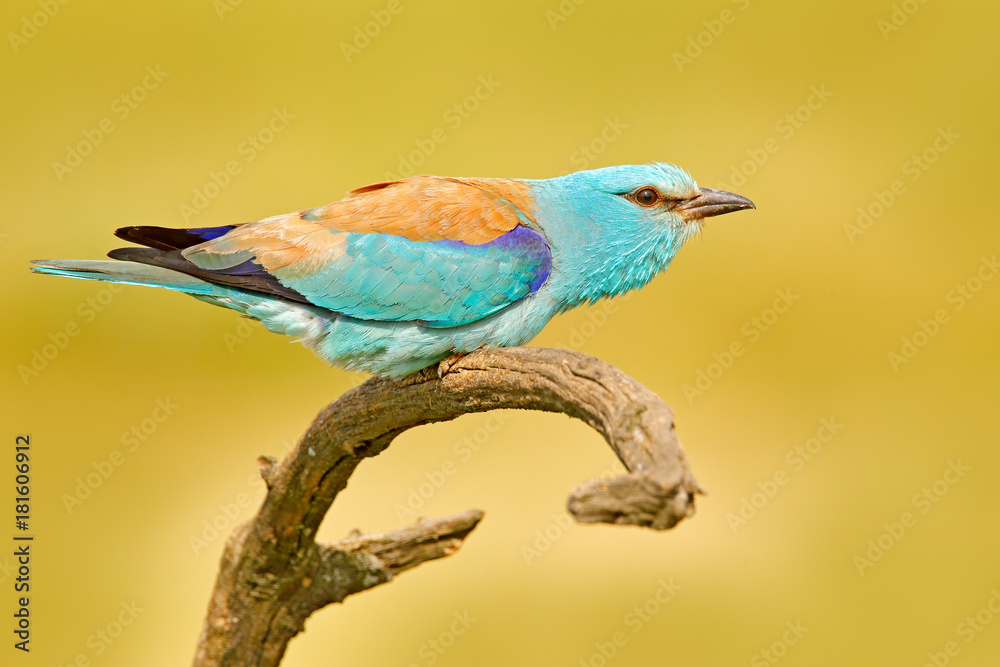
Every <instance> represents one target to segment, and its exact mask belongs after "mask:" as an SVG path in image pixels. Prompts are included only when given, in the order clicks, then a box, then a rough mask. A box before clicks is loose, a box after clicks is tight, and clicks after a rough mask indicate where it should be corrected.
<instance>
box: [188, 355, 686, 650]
mask: <svg viewBox="0 0 1000 667" xmlns="http://www.w3.org/2000/svg"><path fill="white" fill-rule="evenodd" d="M502 408H521V409H526V410H541V411H545V412H561V413H564V414H567V415H569V416H571V417H576V418H577V419H580V420H582V421H584V422H586V423H587V424H589V425H590V426H591V427H593V428H594V429H595V430H597V431H598V432H599V433H601V435H603V436H604V438H605V439H606V440H607V441H608V444H609V445H611V448H612V449H613V450H614V452H615V454H616V455H617V456H618V458H619V459H620V460H621V461H622V463H623V464H624V465H625V468H626V469H627V470H628V474H626V475H623V476H621V477H616V478H612V479H603V480H591V481H588V482H585V483H584V484H582V485H581V486H580V487H578V488H577V489H576V490H575V491H574V492H573V493H572V494H571V495H570V498H569V502H568V509H569V511H570V513H571V514H572V515H573V516H574V517H575V518H576V520H577V521H579V522H581V523H614V524H631V525H636V526H644V527H648V528H653V529H655V530H665V529H668V528H672V527H673V526H674V525H676V524H677V523H678V522H679V521H681V520H683V519H684V518H686V517H689V516H691V515H692V514H693V513H694V496H695V495H696V494H697V493H701V492H702V491H701V489H700V487H699V486H698V484H697V482H695V480H694V477H693V476H692V474H691V471H690V469H689V468H688V464H687V460H686V459H685V457H684V452H683V450H682V448H681V445H680V443H679V442H678V440H677V436H676V433H675V431H674V419H673V413H672V412H671V411H670V408H668V407H667V406H666V404H664V403H663V401H661V400H660V399H659V398H658V397H657V396H656V395H655V394H654V393H652V392H651V391H649V390H648V389H646V388H645V387H643V386H642V385H640V384H639V383H637V382H636V381H635V380H633V379H632V378H630V377H629V376H627V375H625V374H624V373H622V372H621V371H619V370H618V369H616V368H614V367H613V366H611V365H609V364H607V363H605V362H603V361H600V360H598V359H594V358H592V357H588V356H585V355H583V354H579V353H576V352H567V351H563V350H552V349H544V348H485V349H482V350H477V351H476V352H473V353H471V354H469V355H466V356H464V357H462V358H460V359H458V360H457V361H456V362H454V364H453V365H452V366H451V367H450V370H449V371H448V372H447V373H446V374H445V375H444V377H443V378H439V377H438V374H437V368H436V367H431V368H429V369H425V370H423V371H419V372H417V373H414V374H412V375H409V376H407V377H405V378H402V379H397V380H393V379H386V378H372V379H370V380H368V381H367V382H365V383H364V384H362V385H361V386H359V387H357V388H355V389H353V390H351V391H349V392H347V393H346V394H344V395H343V396H341V397H340V398H339V399H337V400H336V401H334V402H333V403H331V404H330V405H328V406H327V407H326V408H324V409H323V410H322V411H321V412H320V414H319V415H318V416H317V417H316V419H315V420H314V421H313V423H312V425H311V426H310V427H309V430H308V431H306V433H305V435H304V436H303V437H302V439H301V440H300V441H299V443H298V445H297V446H296V448H295V450H294V451H292V453H291V454H289V455H288V457H287V458H286V459H285V460H284V461H282V462H281V463H277V462H276V461H275V460H274V459H271V458H268V457H261V458H260V459H258V467H259V469H260V472H261V476H262V477H263V478H264V480H265V482H266V484H267V487H268V493H267V497H266V498H265V499H264V502H263V504H262V505H261V508H260V510H259V511H258V513H257V515H256V516H255V517H254V518H253V519H251V520H250V521H248V522H247V523H244V524H242V525H241V526H239V527H238V528H237V529H236V531H235V532H234V533H233V535H232V536H231V537H230V538H229V540H228V542H227V543H226V547H225V551H224V554H223V557H222V562H221V565H220V571H219V576H218V579H217V580H216V585H215V590H214V592H213V594H212V598H211V600H210V602H209V608H208V616H207V618H206V619H205V624H204V627H203V629H202V634H201V638H200V640H199V642H198V651H197V654H196V656H195V660H194V665H195V666H196V667H207V666H216V665H241V666H242V665H249V666H255V667H270V666H273V665H277V664H278V663H279V662H280V661H281V658H282V656H283V655H284V652H285V648H286V646H287V644H288V642H289V641H290V640H291V639H292V637H294V636H295V635H296V634H298V633H299V632H301V631H302V629H303V626H304V623H305V619H306V618H308V616H309V615H310V614H311V613H313V612H314V611H316V610H318V609H321V608H322V607H324V606H326V605H328V604H330V603H332V602H341V601H342V600H343V599H344V598H346V597H347V596H348V595H351V594H353V593H357V592H360V591H363V590H366V589H368V588H372V587H374V586H377V585H379V584H382V583H385V582H387V581H389V580H390V579H391V578H392V577H393V576H394V575H395V574H398V573H400V572H402V571H404V570H407V569H409V568H412V567H415V566H417V565H419V564H420V563H423V562H425V561H428V560H434V559H437V558H442V557H444V556H448V555H451V554H452V553H454V552H455V551H457V550H458V549H459V547H461V545H462V542H463V540H464V539H465V537H466V536H467V535H468V534H469V533H470V532H471V531H472V529H473V528H475V526H476V524H477V523H478V522H479V520H480V519H481V518H482V512H479V511H478V510H470V511H467V512H464V513H462V514H458V515H455V516H453V517H449V518H446V519H437V520H429V519H422V520H420V521H419V522H417V523H416V524H415V525H413V526H410V527H407V528H403V529H400V530H396V531H390V532H386V533H379V534H374V535H367V536H363V535H352V536H350V537H347V538H345V539H343V540H340V541H338V542H335V543H333V544H328V545H319V544H317V543H316V542H315V540H314V536H315V534H316V531H317V530H318V528H319V525H320V522H321V521H322V520H323V517H324V515H325V514H326V512H327V510H328V509H329V508H330V505H331V504H332V503H333V500H334V499H335V498H336V496H337V494H338V493H340V491H341V490H342V489H343V488H344V487H345V486H346V485H347V480H348V479H349V478H350V476H351V474H352V473H353V472H354V469H355V467H357V465H358V464H359V463H360V462H361V461H362V460H363V459H365V458H367V457H370V456H376V455H377V454H379V453H381V452H382V451H383V450H384V449H385V448H386V447H388V446H389V444H390V443H391V442H392V440H393V439H394V438H395V437H396V436H397V435H399V434H400V433H402V432H403V431H406V430H407V429H410V428H413V427H414V426H419V425H421V424H429V423H432V422H440V421H447V420H451V419H455V418H456V417H459V416H461V415H463V414H468V413H472V412H485V411H487V410H496V409H502Z"/></svg>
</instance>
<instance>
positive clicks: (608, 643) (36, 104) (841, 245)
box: [0, 0, 1000, 667]
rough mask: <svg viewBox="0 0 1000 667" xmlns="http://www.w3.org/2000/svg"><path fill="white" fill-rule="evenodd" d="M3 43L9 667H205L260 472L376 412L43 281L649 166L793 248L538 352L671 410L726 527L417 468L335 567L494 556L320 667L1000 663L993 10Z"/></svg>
mask: <svg viewBox="0 0 1000 667" xmlns="http://www.w3.org/2000/svg"><path fill="white" fill-rule="evenodd" d="M0 24H2V26H3V32H4V33H5V35H6V37H5V41H6V42H7V44H6V45H5V46H3V47H0V51H3V55H2V56H0V71H2V77H3V82H4V90H5V91H6V98H7V102H6V104H4V105H3V110H2V111H0V113H2V114H3V123H2V124H0V138H2V142H3V145H4V154H5V157H6V159H5V160H4V161H3V164H2V165H0V183H2V185H0V188H2V191H3V203H4V208H5V210H6V214H5V216H4V220H3V221H2V223H0V267H2V268H0V271H2V279H3V284H4V287H5V290H4V305H5V317H4V319H3V324H2V327H3V334H2V335H3V346H2V352H0V354H2V357H3V364H4V366H3V368H4V373H5V375H6V379H5V381H4V384H3V397H2V401H0V411H2V415H3V424H4V431H5V434H4V436H3V437H4V438H5V439H6V440H7V442H8V445H7V448H6V450H5V451H6V453H5V454H4V455H3V456H4V457H7V458H5V460H6V461H7V463H5V464H4V469H5V470H7V471H8V473H7V474H8V475H11V476H12V473H10V470H11V467H10V465H11V460H12V458H13V447H14V438H15V436H16V435H18V434H30V436H31V447H32V450H31V451H32V454H33V462H32V463H33V469H32V474H33V483H32V512H31V528H30V532H31V533H32V534H33V535H34V536H35V538H36V539H35V541H34V542H33V544H32V549H33V554H34V559H33V569H32V578H33V579H32V589H31V598H32V603H31V604H32V606H31V613H32V622H33V626H32V627H33V631H34V632H33V636H32V643H31V653H30V654H29V655H27V656H25V655H23V654H22V653H21V652H19V651H15V650H14V649H13V648H12V647H11V646H10V644H11V643H12V640H11V634H10V629H11V627H10V626H12V620H11V618H12V617H11V614H12V613H13V610H14V604H15V593H14V592H13V590H12V584H13V578H14V576H16V575H15V573H14V570H13V569H12V568H13V565H14V559H13V556H10V555H8V556H0V582H2V587H0V590H3V591H4V593H3V594H2V595H0V615H2V617H3V618H6V619H8V620H7V621H6V622H5V623H4V626H3V628H0V629H2V630H3V632H4V636H6V637H7V638H8V639H7V642H9V643H8V644H7V646H4V647H3V649H2V651H3V655H5V656H8V657H5V658H3V661H4V662H5V663H6V661H7V660H8V659H10V656H14V659H15V662H16V664H38V665H69V664H71V663H73V662H74V661H80V660H81V656H83V658H82V659H84V660H87V661H90V662H89V664H93V665H101V666H102V667H103V666H108V667H110V666H112V665H137V664H149V665H152V664H164V665H166V664H174V665H176V664H185V663H186V662H188V661H189V660H190V659H191V656H192V655H193V649H194V646H195V642H196V639H197V637H198V633H199V631H200V627H201V623H202V618H203V614H204V611H205V608H206V604H207V600H208V595H209V592H210V590H211V587H212V584H213V580H214V576H215V573H216V568H217V563H218V559H219V556H220V554H221V552H222V547H223V543H224V539H225V536H226V535H228V534H229V532H230V531H231V530H232V528H233V526H234V525H235V524H236V523H238V522H240V521H243V520H246V519H247V518H249V517H250V516H252V513H253V512H254V510H255V508H256V507H257V505H258V504H259V502H260V499H261V497H262V485H261V484H260V482H259V481H258V479H257V476H256V467H255V465H254V459H255V457H257V456H258V455H260V454H270V455H275V456H279V455H281V454H282V453H284V451H285V450H286V449H287V448H288V447H289V446H290V445H291V443H293V442H294V441H295V440H296V439H297V438H298V437H299V436H300V435H301V433H302V432H303V431H304V430H305V428H306V426H307V425H308V423H309V422H310V420H311V419H312V417H313V416H314V414H315V413H316V412H317V411H318V410H319V409H320V408H321V407H322V406H324V405H325V404H327V403H328V402H330V401H331V400H333V399H335V398H336V397H337V396H338V395H340V394H341V393H342V392H344V391H345V390H346V389H348V388H350V387H351V386H354V385H355V384H357V383H358V382H360V381H362V380H363V379H364V378H363V377H360V376H355V375H352V374H349V373H345V372H342V371H340V370H336V369H331V368H328V367H326V366H325V365H324V364H323V363H322V362H320V361H319V360H317V359H316V358H314V357H313V356H312V355H311V354H310V353H309V352H308V351H307V350H305V349H302V348H301V347H300V346H299V345H297V344H294V343H290V342H289V339H287V338H281V337H277V336H274V335H271V334H269V333H267V332H265V331H264V330H263V329H262V328H260V327H259V325H257V324H255V323H250V322H247V321H244V320H241V319H240V318H238V317H237V316H236V315H235V314H234V313H231V312H228V311H224V310H222V309H218V308H210V307H208V306H206V305H203V304H200V303H197V302H196V301H194V300H193V299H188V298H185V297H183V296H181V295H178V294H173V293H168V292H167V291H164V290H151V289H142V288H132V287H128V288H109V287H108V286H106V285H102V284H100V283H90V282H83V281H69V280H57V279H54V278H48V277H43V276H36V275H31V274H30V273H29V272H28V270H27V266H28V261H29V260H30V259H35V258H100V257H103V256H104V253H105V252H106V251H107V250H108V249H110V248H113V247H116V245H118V241H117V240H116V239H114V238H113V237H112V231H113V230H114V229H115V228H116V227H118V226H122V225H129V224H153V225H163V226H178V227H179V226H208V225H218V224H225V223H233V222H242V221H247V220H256V219H258V218H261V217H265V216H268V215H272V214H278V213H285V212H288V211H292V210H298V209H302V208H306V207H312V206H317V205H321V204H324V203H327V202H330V201H333V200H335V199H338V198H340V197H341V196H342V195H343V193H344V192H345V191H347V190H349V189H351V188H354V187H358V186H361V185H364V184H367V183H370V182H375V181H379V180H384V179H386V178H392V177H398V176H401V175H407V174H412V173H433V174H440V175H454V176H512V177H531V178H543V177H550V176H555V175H559V174H563V173H567V172H570V171H575V170H577V169H582V168H593V167H602V166H607V165H615V164H623V163H642V162H648V161H668V162H673V163H676V164H679V165H681V166H683V167H684V168H685V169H687V170H689V171H690V172H691V174H692V175H693V176H694V177H695V179H696V180H697V181H698V182H699V183H700V184H701V185H704V186H709V187H718V188H726V189H732V190H735V191H737V192H739V193H741V194H743V195H746V196H748V197H750V198H751V199H753V200H754V201H755V202H756V203H757V206H758V210H757V211H754V212H744V213H740V214H739V215H733V216H725V217H721V218H715V219H711V220H710V221H708V224H707V226H706V229H705V231H704V234H703V235H702V237H701V238H699V239H698V240H695V241H693V242H691V243H690V244H689V245H688V246H687V247H685V248H684V250H683V251H682V252H681V253H680V255H679V256H678V258H677V259H676V260H675V262H674V263H673V265H672V266H671V267H670V270H669V271H668V272H667V273H666V274H664V275H662V276H660V277H659V278H657V279H656V280H655V281H654V282H653V283H652V284H650V285H649V286H648V287H646V288H645V289H643V290H642V291H641V292H638V293H635V294H633V295H631V296H629V297H628V298H625V299H619V300H616V301H612V302H605V303H602V304H599V305H596V306H594V307H592V308H590V309H580V310H577V311H574V312H571V313H568V314H566V315H564V316H562V317H560V318H558V319H557V320H555V321H553V322H552V323H551V324H550V325H549V326H548V328H547V329H546V330H545V331H544V332H543V333H542V335H541V336H539V337H538V339H537V340H536V341H535V344H537V345H543V346H558V347H567V348H572V349H579V350H582V351H583V352H585V353H587V354H591V355H595V356H598V357H601V358H602V359H605V360H606V361H608V362H610V363H612V364H615V365H617V366H618V367H620V368H621V369H622V370H624V371H625V372H627V373H629V374H631V375H632V376H634V377H635V378H637V379H638V380H640V381H641V382H643V383H644V384H646V385H647V386H648V387H650V388H651V389H653V390H654V391H656V392H657V393H658V394H659V395H660V396H662V397H663V399H664V400H665V401H667V402H668V403H669V404H670V405H671V406H672V407H673V408H674V410H675V412H676V418H677V426H678V430H679V434H680V436H681V439H682V442H683V443H684V445H685V448H686V451H687V454H688V457H689V459H690V461H691V463H692V466H693V469H694V472H695V474H696V475H697V477H698V479H699V481H700V482H701V484H702V485H703V486H704V487H705V488H706V489H707V490H708V491H709V495H707V496H705V497H703V498H699V500H698V511H697V514H696V515H695V516H694V517H693V518H692V519H691V520H689V521H685V522H683V523H682V524H681V525H679V526H678V527H677V528H676V529H675V530H672V531H670V532H667V533H654V532H650V531H643V530H638V529H631V528H615V527H610V526H577V525H573V524H571V523H568V522H567V520H566V517H565V511H564V503H565V498H566V496H567V494H568V492H569V491H570V490H571V489H572V488H574V487H575V486H576V485H577V484H579V483H580V482H582V481H583V480H585V479H588V478H590V477H593V476H596V475H600V474H602V473H604V472H605V471H607V470H609V469H610V468H612V467H613V464H614V460H613V458H612V456H611V453H610V452H609V450H608V448H607V446H606V445H605V444H604V443H603V441H602V440H601V439H600V437H599V436H598V435H596V434H595V433H593V432H592V431H590V430H589V429H588V428H587V427H586V426H584V425H583V424H581V423H577V422H574V421H571V420H569V419H567V418H564V417H561V416H557V415H542V414H529V413H520V412H516V413H515V412H506V413H497V414H494V415H477V416H467V417H464V418H462V419H459V420H457V421H456V422H453V423H449V424H441V425H435V426H427V427H423V428H420V429H417V430H415V431H411V432H409V433H406V434H405V435H404V436H402V437H400V438H399V439H398V440H397V442H396V443H395V444H394V445H393V446H392V448H391V449H390V450H389V451H387V452H386V453H385V454H383V455H382V456H379V457H378V458H376V459H374V460H370V461H367V462H365V463H364V464H362V466H361V467H360V468H359V470H358V472H357V474H356V475H355V476H354V478H353V479H352V480H351V484H350V487H349V488H348V489H347V491H346V492H345V493H344V494H343V495H342V496H341V497H340V498H339V499H338V500H337V502H336V504H335V506H334V508H333V510H332V511H331V513H330V515H329V517H328V520H327V521H326V523H325V524H324V526H323V530H322V533H321V535H320V537H321V538H322V539H326V540H333V539H337V538H340V537H342V536H344V535H345V534H347V533H348V532H349V531H350V530H351V529H353V528H355V527H358V528H361V529H363V530H365V531H378V530H385V529H390V528H394V527H398V526H401V525H405V524H409V523H411V522H412V521H414V520H415V518H416V517H417V516H445V515H449V514H452V513H455V512H459V511H462V510H465V509H467V508H472V507H478V508H482V509H484V510H486V513H487V514H486V519H485V520H484V522H483V523H482V524H481V526H480V527H479V529H478V530H476V532H475V533H474V534H473V535H472V536H471V537H470V538H469V540H468V543H467V544H466V546H465V548H464V549H463V550H462V551H461V552H460V553H458V554H457V555H456V556H454V557H452V558H449V559H447V560H443V561H438V562H434V563H429V564H426V565H424V566H422V567H420V568H418V569H416V570H413V571H411V572H408V573H406V574H405V575H404V576H402V577H400V578H399V579H398V580H397V581H395V582H393V583H392V584H391V585H388V586H383V587H380V588H378V589H374V590H371V591H368V592H365V593H363V594H360V595H358V596H356V597H353V598H350V599H348V600H347V601H346V602H345V604H343V605H340V606H334V607H330V608H328V609H325V610H323V611H322V612H320V613H318V614H317V615H315V616H314V617H313V618H312V619H310V620H309V621H308V623H307V630H306V632H305V633H304V634H303V635H301V636H300V637H299V638H297V639H295V640H294V641H293V642H292V644H291V646H290V650H289V653H288V655H287V658H286V661H285V663H284V664H287V665H320V664H322V665H402V666H409V665H419V666H429V665H432V664H434V665H472V664H475V665H507V664H512V663H516V664H524V665H551V664H560V665H573V666H576V665H591V666H593V667H600V666H601V665H604V664H607V663H611V662H613V663H614V664H615V665H622V666H624V665H647V664H665V663H670V664H672V663H677V664H681V663H686V664H699V665H722V664H733V665H738V664H744V665H745V664H750V665H753V666H756V665H768V664H775V663H776V662H778V661H780V662H781V663H782V664H787V665H842V664H887V663H891V664H910V665H924V664H928V663H930V664H938V665H942V664H962V665H982V664H986V663H987V662H991V659H992V661H995V660H996V657H997V656H998V655H1000V619H995V613H994V612H996V611H1000V593H998V590H1000V572H998V569H997V563H998V562H1000V534H998V530H997V516H998V514H997V510H998V497H1000V495H998V491H997V488H998V487H997V483H996V479H997V477H998V475H1000V454H998V451H997V444H998V427H997V401H998V398H1000V391H998V384H997V374H998V371H1000V348H998V346H997V333H998V328H1000V308H998V306H1000V279H998V278H997V272H998V271H1000V265H998V264H997V263H996V262H997V252H998V249H1000V228H998V226H997V224H996V222H997V214H996V205H995V201H994V200H995V195H994V192H995V188H996V178H997V168H996V154H997V149H998V148H1000V145H998V143H1000V142H998V137H1000V134H998V129H997V122H996V120H997V114H998V103H1000V88H998V85H997V72H998V66H1000V50H998V48H997V41H996V34H997V31H998V29H1000V9H998V8H997V7H996V6H995V4H993V3H986V2H972V1H971V0H966V1H962V0H957V1H955V2H950V3H942V2H922V1H918V0H902V1H895V2H894V1H893V0H878V1H876V2H860V1H848V2H840V3H796V2H791V1H790V0H780V1H771V2H760V1H759V0H712V1H711V2H693V1H685V2H674V3H649V2H599V1H597V0H589V1H587V2H583V1H582V0H549V1H548V2H507V3H493V4H490V5H485V4H477V3H472V4H470V3H467V2H436V3H424V2H414V1H412V0H391V1H389V0H366V1H363V2H361V1H354V0H352V1H350V2H338V3H328V2H299V3H262V2H240V0H214V2H210V1H208V0H205V1H204V2H199V3H172V2H143V3H117V2H100V1H97V0H94V1H90V2H80V3H77V2H68V3H65V4H63V3H62V2H60V1H59V0H11V1H9V2H6V3H4V5H3V8H2V10H0ZM445 469H447V470H448V471H450V472H449V473H447V474H445V473H442V472H441V471H442V470H445ZM12 486H13V481H12V480H11V479H9V478H8V479H5V480H4V482H3V488H4V489H6V491H4V494H6V496H5V497H4V499H3V502H2V504H3V506H4V507H7V508H10V507H11V506H12V503H13V500H12V495H13V491H12V490H11V488H12ZM9 514H13V512H9ZM6 520H9V521H10V525H9V526H8V528H7V529H5V531H3V532H5V533H7V537H3V538H2V539H3V540H4V541H5V543H7V544H8V545H13V544H14V542H13V541H12V537H13V535H14V534H15V533H16V532H17V531H16V530H15V528H14V526H13V517H11V516H8V517H7V518H5V521H6ZM13 548H14V547H13V546H8V547H4V548H3V549H2V553H5V554H12V553H13ZM991 606H992V610H991ZM991 621H992V623H991ZM935 660H937V662H936V663H935V662H934V661H935ZM942 660H944V662H941V661H942ZM11 664H14V663H11ZM77 664H83V663H80V662H78V663H77Z"/></svg>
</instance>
